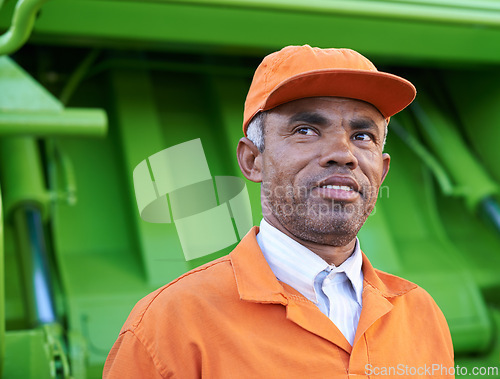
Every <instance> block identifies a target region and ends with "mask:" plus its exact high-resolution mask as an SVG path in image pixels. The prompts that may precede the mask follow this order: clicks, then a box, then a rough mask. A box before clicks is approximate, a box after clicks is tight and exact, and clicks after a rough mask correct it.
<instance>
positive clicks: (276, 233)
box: [257, 219, 363, 305]
mask: <svg viewBox="0 0 500 379" xmlns="http://www.w3.org/2000/svg"><path fill="white" fill-rule="evenodd" d="M257 243H258V244H259V246H260V248H261V250H262V253H263V254H264V257H265V258H266V260H267V262H268V264H269V266H270V267H271V270H272V271H273V273H274V275H275V276H276V277H277V278H278V280H280V281H282V282H284V283H286V284H288V285H290V286H291V287H293V288H295V289H296V290H297V291H299V292H300V293H301V294H302V295H304V296H305V297H306V298H307V299H309V300H310V301H312V302H313V303H315V304H316V303H317V302H318V296H317V294H316V290H315V287H314V281H315V279H316V276H317V275H318V274H319V273H321V272H322V271H324V270H327V271H344V272H345V274H346V276H347V278H348V279H349V280H350V281H351V284H352V287H353V288H354V291H355V293H356V301H357V302H358V303H359V304H360V305H361V304H362V292H363V272H362V270H361V266H362V263H363V258H362V255H361V248H360V245H359V240H358V238H357V237H356V246H355V248H354V251H353V253H352V255H351V256H350V257H349V258H347V259H346V260H345V261H344V262H343V263H342V264H341V265H340V266H339V267H335V265H330V264H328V263H327V262H326V261H325V260H324V259H323V258H321V257H320V256H318V255H316V254H315V253H314V252H312V251H311V250H309V249H308V248H307V247H305V246H304V245H301V244H300V243H298V242H297V241H295V240H294V239H292V238H290V237H289V236H287V235H286V234H284V233H283V232H281V231H280V230H278V229H276V228H275V227H274V226H272V225H271V224H269V223H268V222H267V221H266V220H264V219H262V221H261V223H260V230H259V233H258V234H257Z"/></svg>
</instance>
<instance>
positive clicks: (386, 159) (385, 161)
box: [380, 153, 391, 185]
mask: <svg viewBox="0 0 500 379" xmlns="http://www.w3.org/2000/svg"><path fill="white" fill-rule="evenodd" d="M390 165H391V156H390V155H389V154H387V153H383V154H382V180H381V181H380V185H382V183H383V182H384V179H385V177H386V176H387V173H388V172H389V166H390Z"/></svg>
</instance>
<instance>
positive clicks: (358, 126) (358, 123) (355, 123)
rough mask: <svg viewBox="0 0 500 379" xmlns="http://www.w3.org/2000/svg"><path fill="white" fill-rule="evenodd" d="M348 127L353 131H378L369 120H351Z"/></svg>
mask: <svg viewBox="0 0 500 379" xmlns="http://www.w3.org/2000/svg"><path fill="white" fill-rule="evenodd" d="M349 126H350V127H351V129H354V130H377V131H378V130H379V128H378V125H377V124H376V123H375V121H373V120H372V119H370V118H357V119H355V120H351V121H350V122H349Z"/></svg>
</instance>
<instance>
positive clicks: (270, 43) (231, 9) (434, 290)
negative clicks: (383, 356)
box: [0, 0, 500, 379]
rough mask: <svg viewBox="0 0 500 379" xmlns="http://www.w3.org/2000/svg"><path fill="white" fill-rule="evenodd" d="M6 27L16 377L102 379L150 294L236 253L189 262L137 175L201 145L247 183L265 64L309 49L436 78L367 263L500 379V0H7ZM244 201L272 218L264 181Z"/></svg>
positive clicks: (415, 77)
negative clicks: (338, 50) (147, 215)
mask: <svg viewBox="0 0 500 379" xmlns="http://www.w3.org/2000/svg"><path fill="white" fill-rule="evenodd" d="M0 33H1V34H0V201H1V203H0V372H1V375H3V376H2V377H3V378H6V379H10V378H16V379H17V378H20V379H25V378H36V379H39V378H98V377H101V375H102V368H103V365H104V361H105V359H106V356H107V354H108V352H109V350H110V348H111V346H112V344H113V342H114V341H115V339H116V337H117V335H118V332H119V330H120V328H121V326H122V324H123V323H124V321H125V319H126V317H127V315H128V313H129V312H130V310H131V309H132V307H133V306H134V304H135V303H136V302H137V301H138V300H139V299H140V298H142V297H143V296H145V295H146V294H147V293H149V292H151V291H153V290H155V289H157V288H158V287H160V286H162V285H164V284H166V283H168V282H169V281H171V280H173V279H174V278H176V277H178V276H179V275H181V274H183V273H184V272H186V271H188V270H190V269H192V268H194V267H197V266H199V265H200V264H202V263H205V262H207V261H210V260H212V259H214V258H216V257H219V256H222V255H224V254H227V253H228V252H229V251H230V250H231V248H232V247H234V243H233V242H234V241H232V240H230V241H229V242H228V243H226V244H225V245H224V246H222V247H221V248H220V249H218V250H217V251H207V252H206V254H204V255H203V254H199V255H198V256H196V257H195V258H193V257H190V259H186V256H185V254H184V253H185V252H183V247H182V240H181V238H180V237H179V234H178V232H177V229H176V226H175V225H174V223H172V222H147V220H145V219H143V217H141V212H140V204H139V207H138V198H137V197H136V188H135V187H134V170H135V169H136V167H137V166H138V165H139V164H140V163H141V162H144V161H145V160H147V159H148V157H151V156H152V155H154V154H156V153H158V152H160V151H162V150H164V149H167V148H171V147H174V146H177V145H180V144H182V143H185V142H188V141H193V140H199V141H200V142H201V146H202V148H203V153H204V156H205V158H206V165H207V167H208V168H209V172H210V175H211V176H213V177H216V178H217V177H234V178H236V179H238V178H242V175H241V173H240V171H239V168H238V165H237V162H236V159H235V149H236V144H237V141H238V140H239V138H241V136H242V132H241V122H242V113H243V103H244V99H245V95H246V91H247V90H248V87H249V85H250V81H251V77H252V74H253V71H254V70H255V68H256V67H257V65H258V64H259V62H260V60H261V59H262V57H263V56H264V55H266V54H267V53H269V52H271V51H275V50H277V49H280V48H281V47H283V46H285V45H290V44H295V45H302V44H309V45H311V46H319V47H349V48H353V49H355V50H357V51H359V52H361V53H362V54H364V55H365V56H367V57H368V58H369V59H370V60H372V61H373V62H374V63H375V64H376V65H377V67H378V68H379V70H382V71H388V72H391V73H395V74H400V75H401V76H403V77H405V78H408V79H409V80H411V81H412V82H413V83H414V84H415V85H416V87H417V91H418V95H417V99H416V101H415V102H414V103H413V104H412V105H411V106H410V107H409V108H408V109H406V110H405V111H403V112H402V113H401V114H399V115H397V116H396V117H394V118H393V119H392V120H391V122H390V125H389V136H388V141H387V145H386V151H387V152H389V153H390V154H391V156H392V164H391V172H390V174H389V176H388V178H387V179H386V182H384V187H382V189H381V192H380V199H379V200H378V203H377V206H376V212H374V214H372V215H371V216H370V217H369V218H368V222H367V223H366V225H365V226H364V227H363V228H362V230H361V232H360V238H361V239H362V241H363V247H364V252H365V253H366V254H367V255H368V256H369V257H370V260H371V261H372V263H373V264H374V266H375V267H377V268H379V269H382V270H384V271H388V272H390V273H393V274H395V275H400V276H403V277H405V278H407V279H409V280H412V281H414V282H416V283H417V284H419V285H421V286H422V287H423V288H425V289H426V290H427V291H428V292H429V293H430V294H431V295H432V296H433V297H434V299H435V300H436V302H437V303H438V305H439V306H440V308H441V309H442V311H443V313H444V315H445V316H446V319H447V321H448V324H449V326H450V330H451V334H452V338H453V343H454V348H455V356H456V364H457V365H458V367H457V376H459V375H465V373H466V372H467V373H468V374H469V375H472V374H473V373H475V374H477V375H479V376H485V377H500V374H499V372H498V367H499V363H500V331H499V330H500V206H499V201H500V196H499V187H500V148H499V146H500V145H499V143H500V1H498V0H481V1H472V0H455V1H449V0H434V1H431V0H384V1H382V0H380V1H378V0H373V1H370V0H351V1H347V0H309V1H307V2H303V1H299V0H268V1H264V0H183V1H180V0H177V1H168V0H141V1H139V0H100V1H97V0H71V1H70V0H50V1H47V0H17V1H16V0H4V1H2V0H0ZM241 194H242V195H241V196H242V197H241V198H243V197H244V198H248V202H249V204H250V205H249V207H248V212H247V214H246V217H247V218H246V220H247V221H248V220H249V221H248V222H250V223H251V224H257V223H258V222H259V221H260V218H261V209H260V189H259V185H257V184H255V183H249V182H247V183H246V185H245V188H244V191H242V192H241ZM221 197H222V195H220V193H219V198H216V200H215V202H216V203H220V202H222V201H223V199H222V198H221ZM233 216H234V215H233ZM233 224H234V229H235V234H234V235H235V237H234V239H235V240H238V239H239V238H241V237H242V235H241V234H242V233H241V228H240V230H238V226H239V224H238V220H237V218H236V217H233ZM241 225H243V224H241ZM241 225H240V226H241ZM193 235H196V231H195V230H194V231H193ZM191 258H192V259H191ZM495 369H496V370H495ZM459 370H460V371H459ZM464 370H465V371H464Z"/></svg>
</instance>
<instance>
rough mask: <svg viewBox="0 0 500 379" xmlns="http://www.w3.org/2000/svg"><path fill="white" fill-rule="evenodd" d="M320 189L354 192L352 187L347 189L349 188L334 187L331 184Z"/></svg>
mask: <svg viewBox="0 0 500 379" xmlns="http://www.w3.org/2000/svg"><path fill="white" fill-rule="evenodd" d="M320 188H331V189H336V190H342V191H354V189H353V188H352V187H349V186H336V185H331V184H327V185H326V186H321V187H320Z"/></svg>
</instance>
